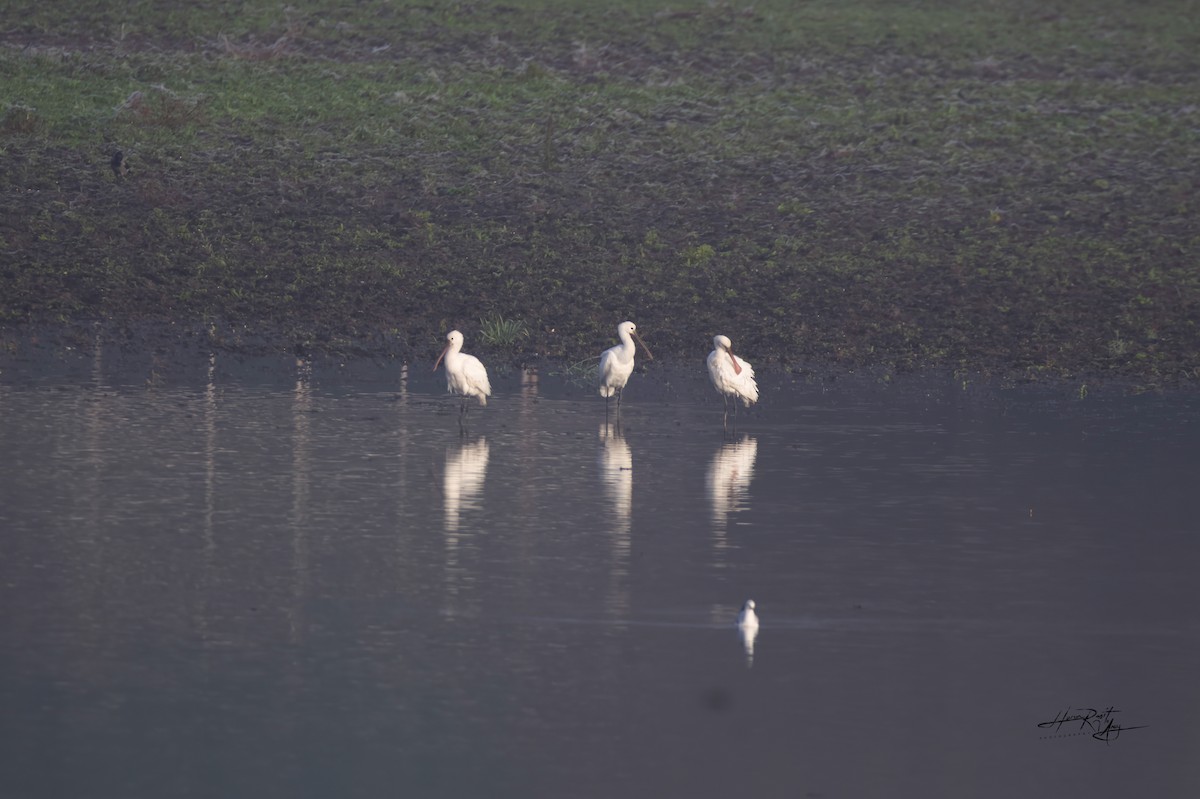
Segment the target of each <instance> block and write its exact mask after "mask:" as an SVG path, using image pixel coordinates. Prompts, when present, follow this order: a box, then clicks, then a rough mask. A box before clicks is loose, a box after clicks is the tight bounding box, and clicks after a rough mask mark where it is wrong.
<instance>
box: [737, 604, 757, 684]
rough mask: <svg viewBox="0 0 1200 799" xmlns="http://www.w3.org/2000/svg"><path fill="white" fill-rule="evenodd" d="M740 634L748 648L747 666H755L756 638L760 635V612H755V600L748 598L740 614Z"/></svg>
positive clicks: (743, 643) (738, 624) (743, 644)
mask: <svg viewBox="0 0 1200 799" xmlns="http://www.w3.org/2000/svg"><path fill="white" fill-rule="evenodd" d="M737 626H738V635H740V636H741V638H742V647H743V648H744V649H745V650H746V668H751V667H752V666H754V639H755V638H757V637H758V614H756V613H755V612H754V600H753V599H747V600H746V604H744V605H742V612H741V613H739V614H738V623H737Z"/></svg>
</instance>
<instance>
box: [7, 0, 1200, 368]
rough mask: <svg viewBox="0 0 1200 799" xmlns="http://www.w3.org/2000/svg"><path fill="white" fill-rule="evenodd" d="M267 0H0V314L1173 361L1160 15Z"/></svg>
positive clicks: (200, 341)
mask: <svg viewBox="0 0 1200 799" xmlns="http://www.w3.org/2000/svg"><path fill="white" fill-rule="evenodd" d="M303 6H304V4H301V10H300V11H295V10H293V12H289V14H288V15H287V17H286V19H282V18H281V19H278V20H276V21H275V22H273V23H269V24H267V25H266V26H265V27H263V28H261V29H258V30H250V31H245V32H242V33H241V34H234V35H232V36H226V35H225V34H221V35H220V36H217V35H208V34H204V33H200V34H197V33H190V32H188V31H184V30H178V29H175V28H174V27H172V25H173V24H174V23H172V22H170V21H166V20H165V18H164V21H163V22H162V23H161V25H140V26H138V25H135V26H133V27H134V29H135V30H134V32H133V33H131V34H129V35H124V34H123V33H122V34H121V38H117V31H118V30H121V31H123V30H124V29H123V28H118V20H116V19H114V18H110V16H109V15H108V14H107V12H101V11H97V10H95V9H90V8H89V9H84V10H81V11H80V19H77V20H74V21H71V22H68V21H67V18H66V17H63V18H62V19H61V20H59V21H58V22H56V23H54V24H53V25H50V24H48V25H46V26H42V27H38V26H35V25H34V24H33V23H26V24H13V23H11V22H10V23H8V24H10V25H12V27H10V28H9V29H8V30H6V31H0V52H2V53H3V56H2V58H0V67H2V68H3V69H4V70H5V71H6V73H7V74H9V75H10V77H11V81H6V82H10V85H12V86H15V87H16V92H15V96H13V97H12V98H11V99H10V100H9V103H8V105H7V106H6V107H5V108H4V110H3V113H4V116H3V119H2V120H0V142H2V143H3V151H4V156H5V157H4V159H2V161H0V188H2V189H3V195H2V196H0V242H2V247H3V249H2V251H0V287H2V295H0V326H2V331H0V332H2V334H3V338H2V339H0V341H2V342H3V344H4V346H6V347H8V348H9V349H10V351H11V350H12V349H13V348H15V347H19V346H21V342H25V341H28V340H30V339H31V338H35V337H36V338H38V339H39V340H41V341H47V340H54V341H61V342H63V343H64V345H70V346H75V345H78V346H91V343H92V342H94V341H95V340H96V338H95V337H96V335H97V333H99V334H100V335H101V336H102V337H103V338H105V339H108V340H113V341H118V342H119V341H132V340H135V339H139V338H141V339H144V340H145V343H147V344H148V345H150V346H154V342H155V341H156V340H158V341H167V340H170V339H172V338H175V337H182V338H184V339H185V340H187V341H194V342H195V343H196V347H197V348H198V349H205V348H215V349H220V350H225V351H235V352H296V353H301V354H311V353H337V354H350V355H356V356H363V357H370V358H378V359H394V358H399V359H414V358H419V359H428V358H431V357H432V355H433V354H435V353H436V351H437V349H438V348H439V347H440V343H441V341H442V339H443V337H444V335H445V333H446V331H447V330H449V329H451V328H454V327H457V328H460V329H462V330H463V331H464V333H465V334H466V336H467V341H468V349H469V350H471V351H474V352H477V353H480V354H482V355H486V356H487V357H489V358H490V359H492V360H501V361H506V362H509V363H521V362H530V361H535V360H538V359H555V360H559V361H563V362H572V361H577V360H581V359H585V358H587V357H589V356H593V355H595V354H596V353H598V352H599V351H600V349H601V348H603V347H605V346H608V345H609V344H610V343H612V342H613V340H614V334H613V329H614V328H615V326H616V324H617V323H618V322H620V321H621V320H622V319H625V318H629V319H633V320H634V321H636V322H637V323H638V324H639V328H640V330H641V331H642V332H643V335H644V336H645V337H646V339H647V341H648V343H649V344H650V345H651V347H652V348H653V349H654V351H655V354H656V355H657V356H658V357H659V358H660V359H665V360H668V361H672V360H674V361H679V362H686V361H687V360H688V359H697V358H702V357H703V355H704V353H706V352H707V350H708V349H709V348H710V341H711V337H712V335H713V334H715V333H724V334H727V335H729V336H730V337H731V338H733V339H734V341H735V344H736V345H737V346H738V349H739V351H741V352H742V353H744V354H745V355H746V356H747V357H750V358H751V359H753V360H755V361H757V362H759V363H761V364H763V365H764V366H765V367H767V368H780V369H786V370H802V369H826V368H847V367H849V368H862V367H868V368H872V369H878V370H882V371H883V372H888V371H906V370H915V369H927V368H937V369H946V370H964V371H972V372H983V373H987V374H993V375H998V376H1002V377H1006V378H1016V379H1031V378H1044V377H1071V378H1076V379H1098V378H1105V377H1107V378H1121V379H1129V380H1133V381H1135V382H1136V383H1138V384H1141V385H1166V384H1177V383H1181V382H1182V383H1189V382H1191V381H1194V380H1195V379H1196V378H1198V377H1200V327H1198V319H1200V270H1197V268H1196V267H1197V265H1196V260H1195V259H1196V255H1195V254H1196V252H1197V246H1198V244H1200V221H1198V219H1200V215H1198V214H1197V213H1196V207H1195V197H1197V196H1200V191H1198V190H1200V160H1198V159H1200V155H1198V152H1200V148H1198V147H1197V146H1196V144H1197V130H1198V127H1197V126H1198V124H1200V113H1198V112H1197V107H1200V91H1198V90H1197V88H1196V86H1197V82H1196V81H1195V80H1194V78H1195V75H1196V74H1197V71H1196V70H1197V66H1198V60H1197V56H1196V55H1195V52H1196V51H1200V46H1198V47H1196V48H1194V49H1191V48H1189V47H1188V46H1187V42H1189V41H1192V40H1194V39H1195V37H1196V32H1195V28H1196V23H1195V22H1194V21H1181V22H1179V23H1178V26H1181V27H1182V28H1183V29H1184V30H1183V31H1182V32H1178V31H1175V30H1174V29H1173V28H1172V27H1171V24H1170V23H1166V22H1162V21H1161V20H1160V19H1159V18H1158V17H1155V18H1154V19H1153V20H1151V21H1148V22H1146V23H1145V25H1144V27H1143V28H1142V29H1140V31H1135V32H1128V30H1127V25H1126V23H1127V22H1128V19H1127V18H1126V17H1125V16H1121V14H1126V13H1133V11H1130V10H1129V9H1126V8H1125V7H1124V6H1122V5H1121V4H1115V5H1114V8H1119V9H1121V13H1120V14H1117V16H1116V17H1115V18H1101V19H1100V20H1099V21H1097V19H1096V18H1095V16H1096V15H1092V14H1090V12H1089V11H1088V10H1087V9H1088V8H1091V7H1085V6H1082V5H1081V6H1079V7H1078V8H1076V7H1075V6H1073V5H1070V4H1068V5H1067V6H1066V7H1065V10H1064V11H1063V12H1061V13H1059V12H1055V15H1052V16H1050V17H1045V18H1042V17H1039V16H1038V15H1036V14H1034V13H1032V10H1031V7H1030V6H1028V5H1027V4H1023V3H1014V4H1012V6H1011V8H1006V7H1003V6H1001V7H998V8H1000V9H1001V10H1000V11H999V12H995V13H998V14H1000V16H998V17H997V20H998V21H999V22H998V23H997V28H996V30H995V32H994V36H993V37H992V38H989V37H988V36H982V35H981V34H980V33H979V31H978V26H977V25H976V24H975V23H974V22H973V21H972V20H973V19H975V18H974V17H973V16H972V14H973V13H974V12H973V11H972V10H971V8H968V7H967V6H966V5H964V6H963V7H962V8H961V9H958V8H956V5H955V4H953V3H950V4H947V5H946V6H945V8H944V9H942V10H940V11H938V12H937V13H938V14H939V15H940V16H937V17H936V18H935V17H933V14H934V11H933V10H928V15H929V18H928V19H926V18H924V17H922V18H921V19H919V20H918V21H917V22H915V23H910V20H909V17H907V16H901V15H899V14H898V12H893V11H889V10H888V9H887V7H879V8H877V7H875V6H874V5H872V4H870V3H864V4H861V6H855V5H853V4H852V5H850V6H847V7H846V9H847V10H843V11H834V10H831V9H826V10H824V11H822V10H821V8H819V7H815V6H814V7H812V8H809V9H807V10H805V11H803V12H800V11H798V12H796V13H797V14H801V15H805V14H807V15H809V16H806V17H804V19H803V20H802V21H803V23H804V24H800V23H794V24H793V23H792V22H790V21H791V20H792V17H790V16H788V17H785V16H783V15H784V14H787V13H790V12H788V11H786V8H790V6H788V5H787V4H785V5H784V6H782V7H781V8H780V9H774V7H773V6H772V4H767V5H766V6H763V7H762V9H761V10H755V9H734V8H733V7H727V6H722V5H704V6H703V7H699V8H697V9H688V8H680V9H678V10H676V11H670V10H666V11H662V10H660V11H659V12H654V13H651V12H638V11H612V12H609V13H600V12H598V11H583V10H578V9H575V10H572V9H574V6H572V5H571V4H564V9H565V10H564V11H563V12H562V13H560V14H558V15H557V16H555V15H554V14H550V15H549V16H547V14H546V12H544V11H539V10H537V9H533V10H528V9H523V8H522V7H520V6H518V7H505V6H496V7H484V6H465V5H456V6H454V7H453V8H454V9H456V10H455V11H453V12H450V11H445V12H443V11H437V10H434V9H431V8H430V7H422V6H411V7H409V6H400V7H393V6H392V4H380V5H374V4H363V5H362V6H361V7H357V10H356V11H347V10H343V11H338V12H336V13H333V12H331V15H328V16H321V15H319V14H318V13H317V12H316V11H304V8H303ZM939 8H941V7H939ZM972 8H973V6H972ZM30 13H31V14H32V13H33V12H30ZM89 13H90V14H94V15H96V16H95V17H94V18H88V16H87V15H88V14H89ZM146 13H151V12H150V11H146ZM355 13H358V14H362V15H371V19H370V20H369V24H368V21H367V20H365V19H362V18H348V19H347V20H343V22H344V25H343V26H342V27H339V24H340V23H339V20H338V19H337V17H338V15H353V14H355ZM1113 13H1114V14H1116V13H1117V12H1115V11H1114V12H1113ZM838 14H842V15H845V16H844V18H840V17H839V18H838V19H837V20H834V23H836V24H833V23H831V22H830V20H829V18H828V17H829V15H838ZM889 15H890V16H889ZM1105 19H1108V21H1105ZM783 22H788V25H790V27H789V26H788V25H784V24H782V23H783ZM934 23H936V24H934ZM122 24H123V23H122ZM180 24H182V23H180ZM193 24H196V25H200V24H201V22H195V23H193ZM205 24H207V23H205ZM212 24H214V25H215V24H216V23H212ZM231 24H232V23H230V22H228V21H226V22H223V23H221V26H220V27H219V28H214V30H218V29H220V30H228V29H229V28H228V27H227V26H229V25H231ZM910 24H911V27H905V25H910ZM1076 24H1078V25H1080V26H1083V27H1080V28H1078V29H1076V28H1072V25H1076ZM822 25H829V26H830V27H829V28H828V29H826V28H822V27H821V26H822ZM827 30H832V31H836V32H839V37H840V38H832V37H831V36H830V35H828V34H827V32H826V31H827ZM1125 36H1127V37H1128V39H1127V40H1126V39H1122V40H1121V44H1122V47H1111V48H1110V47H1107V46H1104V45H1102V44H1101V45H1098V44H1096V43H1097V42H1107V41H1110V40H1112V37H1125ZM1073 37H1077V40H1078V46H1077V47H1075V49H1071V47H1066V46H1063V43H1064V42H1072V43H1074V42H1075V41H1076V39H1075V38H1073ZM1105 37H1108V38H1107V39H1106V38H1105ZM1189 37H1190V38H1189ZM979 42H986V43H988V44H987V48H988V49H986V50H984V51H983V52H980V51H978V50H976V49H975V47H976V45H977V44H978V43H979ZM1072 46H1074V44H1072ZM331 76H332V77H331ZM39 80H43V81H45V83H44V84H39V83H38V81H39ZM90 81H95V82H96V83H95V85H93V84H92V83H90ZM39 85H45V86H49V87H50V88H49V89H43V90H41V91H42V92H43V93H39V89H38V86H39ZM68 85H70V86H76V87H78V88H77V90H78V91H79V92H80V93H81V96H82V95H87V96H91V94H97V95H102V96H103V98H104V99H103V100H102V101H96V104H95V108H96V109H97V110H87V108H84V109H83V110H80V108H79V105H78V103H79V102H82V101H77V103H76V105H72V104H71V98H70V97H63V96H60V94H61V93H59V92H57V90H58V89H60V88H61V87H63V86H68ZM135 91H136V92H140V94H138V95H136V96H135V94H134V92H135ZM255 92H259V93H261V96H260V95H258V94H254V95H253V97H252V98H251V99H245V98H246V97H248V96H250V95H251V94H252V93H255ZM88 93H91V94H88ZM280 93H284V94H288V93H290V96H291V97H292V100H291V101H290V104H283V103H282V101H281V100H280V99H279V95H280ZM68 94H69V93H68ZM84 105H86V103H84ZM99 109H103V110H99ZM293 111H294V115H293ZM118 150H119V151H121V152H122V154H123V155H124V157H125V159H126V161H125V163H126V164H127V165H128V171H127V172H124V171H123V170H122V169H115V168H114V167H113V161H112V159H113V156H114V153H115V152H117V151H118ZM501 316H502V317H505V318H508V319H516V320H519V321H520V322H522V323H523V324H524V325H525V328H526V330H527V331H528V335H527V336H524V337H519V338H517V339H516V340H514V341H511V342H504V341H492V342H491V343H489V342H488V341H486V340H485V339H484V335H483V333H484V331H485V329H486V327H487V320H489V319H495V318H496V317H501Z"/></svg>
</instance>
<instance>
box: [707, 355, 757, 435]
mask: <svg viewBox="0 0 1200 799" xmlns="http://www.w3.org/2000/svg"><path fill="white" fill-rule="evenodd" d="M708 377H709V379H710V380H712V384H713V388H715V389H716V390H717V391H718V392H720V394H721V398H722V399H723V400H725V424H726V426H728V424H729V398H730V397H733V416H734V418H735V419H736V418H737V401H738V400H739V399H740V400H741V401H742V402H744V403H745V404H746V407H747V408H749V407H750V406H751V405H753V404H754V403H756V402H758V384H757V383H755V382H754V367H753V366H751V365H750V364H749V362H747V361H739V360H738V358H737V356H736V355H734V354H733V342H731V341H730V340H729V338H728V337H727V336H713V351H712V352H710V353H709V354H708Z"/></svg>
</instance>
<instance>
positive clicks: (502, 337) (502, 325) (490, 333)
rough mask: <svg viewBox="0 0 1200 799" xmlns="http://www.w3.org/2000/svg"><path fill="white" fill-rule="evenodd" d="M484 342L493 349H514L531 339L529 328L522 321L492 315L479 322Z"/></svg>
mask: <svg viewBox="0 0 1200 799" xmlns="http://www.w3.org/2000/svg"><path fill="white" fill-rule="evenodd" d="M479 326H480V335H481V337H482V338H483V342H484V343H485V344H487V345H489V346H492V347H498V348H502V349H512V348H514V347H516V346H517V345H518V344H520V343H521V342H522V341H524V340H525V339H527V338H529V326H528V325H526V324H525V323H524V322H523V321H521V320H520V319H511V318H506V317H504V316H502V315H501V314H492V315H491V316H487V317H485V318H483V319H480V320H479Z"/></svg>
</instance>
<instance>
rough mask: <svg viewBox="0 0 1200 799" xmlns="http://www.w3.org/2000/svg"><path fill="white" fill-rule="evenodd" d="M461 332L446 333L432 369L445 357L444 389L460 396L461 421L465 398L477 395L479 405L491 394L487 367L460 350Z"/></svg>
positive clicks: (465, 409)
mask: <svg viewBox="0 0 1200 799" xmlns="http://www.w3.org/2000/svg"><path fill="white" fill-rule="evenodd" d="M462 345H463V334H462V333H459V332H458V331H457V330H451V331H450V332H449V333H447V334H446V348H445V349H443V350H442V354H441V355H439V356H438V359H437V363H435V364H434V365H433V371H435V372H436V371H437V368H438V366H439V365H440V364H441V362H442V359H443V358H445V359H446V391H448V392H449V393H451V394H459V395H461V396H462V398H463V399H462V406H461V407H460V408H459V409H458V419H459V422H460V423H461V422H462V417H463V415H464V414H465V413H466V412H467V400H468V398H470V397H478V398H479V404H480V405H487V398H488V397H490V396H491V394H492V384H491V383H490V382H488V375H487V369H485V368H483V364H482V363H480V361H479V359H478V358H476V357H475V356H474V355H467V354H466V353H465V352H463V351H462Z"/></svg>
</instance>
